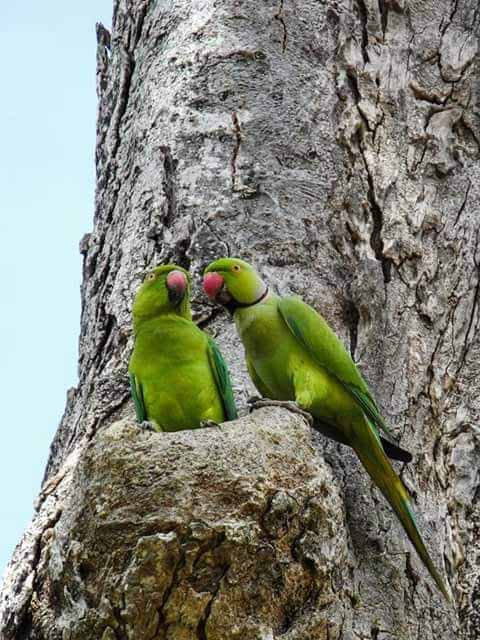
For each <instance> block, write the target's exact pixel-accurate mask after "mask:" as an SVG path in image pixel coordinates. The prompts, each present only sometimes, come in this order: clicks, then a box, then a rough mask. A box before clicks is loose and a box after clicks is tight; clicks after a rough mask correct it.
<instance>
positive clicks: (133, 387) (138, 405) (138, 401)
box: [130, 373, 147, 423]
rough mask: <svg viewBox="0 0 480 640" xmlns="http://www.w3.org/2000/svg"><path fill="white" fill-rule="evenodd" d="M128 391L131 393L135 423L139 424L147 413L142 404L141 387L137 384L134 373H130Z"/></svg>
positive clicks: (145, 417)
mask: <svg viewBox="0 0 480 640" xmlns="http://www.w3.org/2000/svg"><path fill="white" fill-rule="evenodd" d="M130 391H131V393H132V400H133V404H134V405H135V413H136V414H137V421H138V422H140V423H141V422H143V421H144V420H146V419H147V412H146V410H145V404H144V402H143V392H142V385H141V384H140V383H139V382H138V380H137V378H136V376H135V374H134V373H130Z"/></svg>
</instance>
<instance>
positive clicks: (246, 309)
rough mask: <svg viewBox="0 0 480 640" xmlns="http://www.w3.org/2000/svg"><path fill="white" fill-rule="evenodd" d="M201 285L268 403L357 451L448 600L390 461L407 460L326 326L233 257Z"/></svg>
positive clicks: (214, 267)
mask: <svg viewBox="0 0 480 640" xmlns="http://www.w3.org/2000/svg"><path fill="white" fill-rule="evenodd" d="M203 287H204V291H205V293H206V294H207V295H208V296H209V298H211V299H212V300H215V301H216V302H218V303H220V304H222V305H223V306H224V307H226V308H227V309H228V310H229V312H230V313H231V315H232V316H233V318H234V320H235V324H236V326H237V330H238V333H239V335H240V338H241V340H242V342H243V345H244V348H245V355H246V361H247V367H248V371H249V374H250V377H251V378H252V381H253V383H254V385H255V386H256V388H257V389H258V391H259V392H260V393H261V395H262V396H263V397H264V398H269V399H272V400H273V401H274V402H273V403H272V402H269V403H270V404H280V405H281V404H287V405H289V406H290V408H294V409H296V410H297V411H298V410H300V412H302V413H303V412H307V413H308V414H309V415H310V416H311V424H312V422H313V426H314V427H315V428H317V429H318V430H320V431H322V432H323V433H325V434H326V435H328V436H330V437H332V438H334V439H335V440H338V441H339V442H342V443H344V444H348V445H350V446H351V447H352V448H353V449H354V450H355V452H356V454H357V456H358V457H359V458H360V461H361V462H362V464H363V466H364V467H365V469H366V470H367V472H368V474H369V475H370V477H371V478H372V480H373V481H374V482H375V484H376V485H377V487H378V488H379V489H380V491H381V492H382V493H383V495H384V496H385V498H386V499H387V500H388V502H389V503H390V505H391V506H392V508H393V510H394V511H395V513H396V515H397V517H398V518H399V520H400V522H401V523H402V525H403V527H404V529H405V531H406V533H407V535H408V537H409V538H410V540H411V542H412V544H413V546H414V547H415V549H416V550H417V553H418V555H419V556H420V558H421V559H422V560H423V562H424V563H425V566H426V567H427V569H428V570H429V572H430V574H431V576H432V578H433V579H434V581H435V583H436V584H437V586H438V588H439V589H440V591H441V592H442V594H443V595H444V596H445V598H447V600H450V597H449V594H448V592H447V590H446V588H445V585H444V584H443V581H442V579H441V577H440V575H439V573H438V571H437V569H436V568H435V566H434V564H433V562H432V560H431V558H430V556H429V554H428V551H427V549H426V547H425V544H424V543H423V540H422V538H421V536H420V533H419V531H418V528H417V525H416V522H415V517H414V515H413V511H412V507H411V504H410V498H409V495H408V493H407V490H406V489H405V487H404V485H403V483H402V481H401V480H400V478H399V477H398V476H397V475H396V473H395V471H394V470H393V467H392V465H391V463H390V460H389V459H388V457H387V456H390V457H391V458H394V459H399V460H403V461H406V462H408V461H410V460H411V455H410V454H409V453H408V452H406V451H404V450H403V449H400V447H398V446H397V445H395V444H394V443H393V442H392V441H391V440H390V439H387V438H390V434H389V431H388V428H387V425H386V424H385V421H384V420H383V418H382V416H381V415H380V412H379V409H378V407H377V404H376V402H375V400H374V398H373V396H372V394H371V392H370V391H369V389H368V386H367V384H366V382H365V380H364V379H363V378H362V376H361V374H360V372H359V371H358V369H357V367H356V365H355V363H354V362H353V360H352V358H351V357H350V354H349V353H348V351H347V350H346V349H345V347H344V346H343V344H342V342H341V341H340V340H339V339H338V338H337V336H336V335H335V334H334V333H333V331H332V330H331V329H330V327H329V326H328V324H327V323H326V321H325V320H324V319H323V318H322V317H321V316H320V315H319V314H318V313H317V312H316V311H314V309H312V307H310V306H308V305H307V304H306V303H305V302H303V301H302V300H301V299H300V298H298V297H296V296H289V297H285V298H280V297H279V296H277V295H275V294H274V293H272V292H270V291H269V289H268V286H267V285H266V284H265V283H264V282H263V280H262V279H261V278H260V276H259V275H258V274H257V273H256V271H255V269H253V267H252V266H251V265H249V264H248V263H246V262H244V261H243V260H239V259H236V258H222V259H220V260H216V261H215V262H212V263H211V264H210V265H209V266H208V267H207V269H206V270H205V276H204V282H203ZM275 401H277V402H275ZM279 401H280V402H279ZM281 401H288V402H287V403H285V402H281ZM263 404H265V403H263ZM267 404H268V403H267ZM292 405H293V406H292ZM312 419H313V420H312ZM379 430H382V431H383V432H384V433H385V435H386V436H387V437H386V438H382V437H381V436H380V434H379Z"/></svg>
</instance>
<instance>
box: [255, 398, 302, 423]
mask: <svg viewBox="0 0 480 640" xmlns="http://www.w3.org/2000/svg"><path fill="white" fill-rule="evenodd" d="M247 402H248V404H249V405H250V411H253V410H254V409H261V408H262V407H283V409H288V410H289V411H292V413H297V414H298V415H300V416H302V418H305V420H306V421H307V422H308V424H309V425H310V426H311V427H313V417H312V415H311V414H310V413H308V411H304V410H303V409H300V407H299V406H298V404H297V403H296V402H294V401H293V400H269V399H268V398H257V397H256V396H254V397H253V398H249V399H248V400H247Z"/></svg>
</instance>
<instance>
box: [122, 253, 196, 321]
mask: <svg viewBox="0 0 480 640" xmlns="http://www.w3.org/2000/svg"><path fill="white" fill-rule="evenodd" d="M168 313H170V314H175V315H178V316H181V317H182V318H186V319H187V320H191V318H192V314H191V311H190V274H189V273H188V271H185V269H182V267H178V266H177V265H176V264H165V265H162V266H160V267H155V269H152V271H150V272H149V273H148V274H147V275H146V276H145V279H144V281H143V283H142V284H141V285H140V288H139V290H138V291H137V294H136V296H135V300H134V301H133V308H132V315H133V326H134V329H136V328H137V327H138V325H139V323H141V322H142V321H143V320H150V319H151V318H154V317H156V316H160V315H164V314H168Z"/></svg>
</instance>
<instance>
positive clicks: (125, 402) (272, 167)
mask: <svg viewBox="0 0 480 640" xmlns="http://www.w3.org/2000/svg"><path fill="white" fill-rule="evenodd" d="M479 22H480V10H479V9H478V3H477V0H460V1H459V0H455V1H453V2H447V1H446V0H437V1H436V2H435V1H434V0H425V1H422V2H413V1H412V0H410V1H408V0H383V1H381V0H379V1H378V2H376V1H375V2H374V1H373V0H355V1H349V0H341V1H339V2H333V1H327V2H323V3H320V2H318V1H315V0H305V1H304V2H301V3H300V2H293V1H291V0H277V1H276V2H271V1H269V0H266V1H265V2H257V1H256V0H236V1H233V0H230V1H224V2H215V0H203V1H202V2H187V1H186V0H176V1H175V2H164V1H161V0H160V1H154V0H116V2H115V7H114V18H113V29H112V35H111V37H110V34H109V33H108V31H107V30H106V29H104V28H103V27H102V26H101V25H99V26H98V27H97V40H98V69H97V77H98V94H99V114H98V130H97V154H96V164H97V192H96V205H95V224H94V230H93V232H92V233H91V234H88V235H87V236H85V238H84V239H83V240H82V242H81V246H80V248H81V252H82V253H83V255H84V267H83V271H84V273H83V275H84V279H83V286H82V303H83V306H82V317H81V336H80V362H79V385H78V388H76V389H72V390H71V391H70V392H69V394H68V402H67V407H66V411H65V415H64V417H63V419H62V422H61V424H60V427H59V429H58V432H57V435H56V436H55V439H54V442H53V443H52V447H51V455H50V459H49V462H48V466H47V470H46V474H45V480H44V484H43V487H42V490H41V493H40V496H39V499H38V506H37V513H36V516H35V518H34V520H33V522H32V524H31V526H30V527H29V529H28V530H27V532H26V534H25V536H24V538H23V540H22V541H21V543H20V544H19V546H18V547H17V549H16V551H15V554H14V557H13V560H12V562H11V564H10V567H9V569H8V572H7V575H6V579H5V581H4V585H3V593H2V613H1V634H2V635H1V637H2V638H4V639H13V638H15V639H18V640H22V639H48V640H51V639H52V640H53V639H55V640H56V639H62V640H80V639H82V640H90V639H91V640H94V639H95V640H97V639H99V638H101V639H102V640H114V639H118V640H123V639H125V638H132V639H133V638H134V639H135V640H139V639H140V640H141V639H145V640H156V639H167V638H168V639H175V640H189V639H190V638H192V639H193V638H195V639H198V640H206V639H207V638H208V639H209V640H214V639H217V640H220V639H227V638H228V639H231V638H238V639H245V640H250V639H252V640H253V639H255V638H265V639H267V638H272V639H273V638H280V637H281V638H282V639H283V640H293V639H297V638H298V640H303V639H307V638H311V639H312V640H313V639H315V640H316V639H323V638H325V639H329V640H334V639H344V640H347V639H349V640H350V639H352V640H353V639H364V640H366V639H367V638H372V639H377V640H394V639H395V640H398V639H405V640H407V639H411V638H422V640H427V639H433V638H435V639H438V638H442V639H444V638H445V639H446V638H452V639H453V638H459V637H460V638H464V639H468V640H471V639H473V638H480V631H479V628H480V613H479V599H480V595H479V594H480V577H479V576H480V569H479V566H480V545H479V529H480V509H479V495H480V492H479V487H480V477H479V475H480V460H479V457H480V456H479V449H480V444H479V436H478V433H479V431H478V426H477V423H478V419H479V413H480V411H479V409H480V401H479V395H480V385H479V383H478V380H479V373H480V371H479V364H478V362H479V361H480V345H479V340H478V325H479V311H478V299H479V291H480V271H479V269H480V255H479V252H478V241H479V230H478V222H476V220H475V213H476V210H478V207H479V206H480V186H479V185H480V175H479V174H480V165H479V162H478V159H479V147H480V124H479V117H478V116H479V104H478V102H479V88H478V87H479V86H480V85H479V80H480V78H479V76H480V74H479V57H478V26H479ZM226 254H229V255H237V256H241V257H243V258H245V259H246V260H249V261H253V262H254V263H255V264H256V265H257V266H258V268H259V270H260V271H261V273H262V275H263V276H264V277H265V278H266V279H268V281H269V282H270V283H271V285H272V286H273V287H274V288H276V289H277V290H278V291H279V292H280V293H282V294H286V293H291V292H295V293H298V294H300V295H301V296H302V297H303V298H304V299H305V300H306V301H307V302H309V303H311V304H312V305H313V306H315V308H317V309H318V310H319V311H321V313H322V314H323V315H324V316H325V317H326V318H327V320H328V321H329V322H330V323H331V325H332V326H333V327H334V329H335V330H336V331H337V333H338V334H339V335H340V336H341V337H342V338H343V340H344V341H345V343H346V344H349V346H350V350H351V353H352V355H353V356H354V358H355V360H356V361H357V362H358V364H359V366H360V368H361V370H362V372H363V373H364V375H365V377H366V378H367V380H368V381H369V383H370V386H371V388H372V389H373V391H374V393H375V395H376V397H377V399H378V401H379V404H380V406H381V407H382V410H383V413H384V415H385V417H386V418H387V419H388V422H389V423H390V424H391V425H392V429H393V431H394V433H395V434H396V435H397V436H398V437H399V439H400V441H401V444H402V446H404V447H406V448H407V449H409V450H410V451H412V452H413V454H414V461H413V463H411V464H410V465H408V467H404V468H402V469H400V468H399V472H401V475H402V478H403V480H404V482H405V483H406V485H407V487H408V488H409V490H410V492H411V493H412V496H413V500H414V503H415V507H416V511H417V512H418V514H419V518H418V519H419V526H420V529H421V531H422V534H423V535H424V537H425V539H426V541H427V545H428V547H429V549H431V551H432V555H433V556H434V559H435V562H436V564H437V566H438V567H439V568H440V570H441V572H442V573H443V574H444V575H445V576H446V580H447V582H448V583H449V584H450V587H451V589H452V592H453V594H454V598H455V602H454V604H453V605H451V606H449V605H447V604H446V603H445V602H444V601H442V600H441V598H440V596H439V594H438V592H437V591H436V590H435V587H434V586H433V584H432V581H431V579H430V578H429V576H428V575H427V574H426V572H425V570H424V569H423V567H422V565H421V564H420V562H419V560H418V559H417V556H416V555H415V553H414V551H413V550H412V548H411V546H410V545H409V543H408V542H407V541H406V539H405V535H404V533H403V531H402V530H401V528H400V526H399V525H398V523H397V522H396V519H395V517H394V516H393V514H392V512H391V510H390V509H389V508H388V507H387V506H386V505H385V502H384V500H383V498H382V497H381V495H380V494H379V492H378V491H377V490H376V489H374V488H372V484H371V482H370V480H369V479H368V477H367V475H366V473H365V472H364V470H363V468H362V467H361V465H360V464H359V462H358V460H357V459H356V457H355V455H354V454H353V453H352V452H351V451H350V450H347V449H346V448H343V447H341V446H340V445H336V444H334V443H332V442H329V441H326V440H324V439H321V438H320V437H316V436H313V435H312V433H311V432H310V430H309V429H308V428H307V427H306V425H304V424H303V420H302V419H300V418H299V417H296V416H294V415H292V414H290V413H289V412H287V411H285V410H279V409H268V410H262V411H259V412H258V413H255V414H253V415H252V416H250V417H244V418H241V419H240V420H239V421H237V422H235V423H231V424H228V425H225V426H223V427H222V428H221V429H218V430H215V429H206V430H204V431H199V432H182V433H178V434H162V435H157V434H145V433H141V432H140V431H139V430H138V429H137V427H136V426H135V425H134V422H133V408H132V404H131V402H130V399H129V389H128V382H127V375H126V372H127V363H128V359H129V355H130V351H131V346H132V340H131V324H130V309H131V302H132V297H133V294H134V291H135V289H136V287H137V286H138V284H139V282H140V279H141V277H142V275H143V274H144V272H145V270H146V269H147V268H149V267H151V266H152V265H154V264H157V263H159V262H162V261H165V260H167V259H168V260H171V261H175V262H177V263H180V264H181V265H183V266H185V267H188V268H190V270H191V271H192V274H193V275H194V277H195V278H197V282H198V277H199V275H200V273H201V271H202V268H203V267H204V266H205V265H206V264H207V263H208V262H209V261H210V260H212V259H214V258H217V257H220V256H222V255H226ZM193 306H194V309H195V312H196V319H197V321H198V322H199V323H200V324H201V326H207V327H208V330H209V331H211V332H213V333H214V334H215V335H217V338H218V340H219V343H220V345H221V348H222V350H223V352H224V355H225V357H226V359H227V361H228V362H229V365H230V368H231V370H232V374H233V377H234V381H235V389H236V392H237V395H238V399H239V402H240V404H244V400H245V398H246V397H247V395H249V394H250V392H251V391H252V388H251V386H250V383H249V382H248V380H247V375H246V372H245V369H244V364H243V355H242V349H241V346H240V344H239V342H238V338H237V337H236V334H235V330H234V327H233V326H232V324H231V322H230V320H229V318H227V317H226V315H225V314H224V313H220V312H219V311H218V309H215V308H213V307H211V306H210V305H209V304H208V303H207V302H206V300H205V298H204V297H203V296H202V295H201V293H200V291H199V287H196V290H195V292H194V300H193ZM314 439H315V442H314V445H315V446H314V447H312V446H311V443H312V442H313V440H314Z"/></svg>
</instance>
